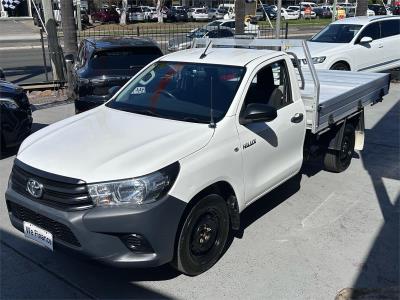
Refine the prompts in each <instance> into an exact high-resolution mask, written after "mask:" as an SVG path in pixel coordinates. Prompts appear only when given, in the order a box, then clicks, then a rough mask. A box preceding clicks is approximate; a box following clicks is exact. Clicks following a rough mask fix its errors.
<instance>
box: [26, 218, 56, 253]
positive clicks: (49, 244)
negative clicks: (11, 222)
mask: <svg viewBox="0 0 400 300" xmlns="http://www.w3.org/2000/svg"><path fill="white" fill-rule="evenodd" d="M24 233H25V237H26V238H28V239H31V240H33V241H35V242H37V243H38V244H39V245H42V246H44V247H46V248H47V249H50V250H51V251H53V235H52V234H51V233H50V232H48V231H47V230H44V229H42V228H40V227H37V226H36V225H33V224H31V223H29V222H24Z"/></svg>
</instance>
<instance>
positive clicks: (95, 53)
mask: <svg viewBox="0 0 400 300" xmlns="http://www.w3.org/2000/svg"><path fill="white" fill-rule="evenodd" d="M162 55H163V53H162V52H161V50H160V48H159V47H158V46H157V44H156V43H155V42H153V41H152V40H149V39H146V38H111V37H108V38H101V39H92V38H88V39H84V40H83V41H82V42H81V44H80V46H79V50H78V57H77V59H76V62H75V64H74V66H73V70H72V76H73V82H74V83H73V88H74V101H75V112H76V113H80V112H83V111H86V110H89V109H91V108H94V107H96V106H99V105H101V104H103V103H104V102H106V101H107V100H108V99H110V97H111V96H112V94H111V93H109V90H110V88H112V87H115V86H122V85H124V84H125V83H126V82H127V81H128V80H129V79H130V78H131V77H132V76H133V75H135V74H136V73H137V72H139V71H140V70H141V69H142V68H143V67H144V66H146V65H147V64H148V63H150V62H151V61H153V60H154V59H156V58H158V57H160V56H162ZM114 92H115V90H114Z"/></svg>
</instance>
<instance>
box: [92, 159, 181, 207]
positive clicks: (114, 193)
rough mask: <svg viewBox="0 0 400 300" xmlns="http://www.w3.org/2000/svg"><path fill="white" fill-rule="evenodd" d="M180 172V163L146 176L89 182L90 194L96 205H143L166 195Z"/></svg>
mask: <svg viewBox="0 0 400 300" xmlns="http://www.w3.org/2000/svg"><path fill="white" fill-rule="evenodd" d="M178 172H179V164H178V163H175V164H172V165H170V166H168V167H166V168H164V169H161V170H159V171H157V172H154V173H151V174H149V175H146V176H142V177H137V178H131V179H124V180H117V181H111V182H102V183H94V184H88V191H89V195H90V197H91V198H92V201H93V203H94V205H96V206H116V205H117V206H118V205H127V204H136V205H141V204H145V203H151V202H154V201H157V200H158V199H160V198H161V197H162V196H164V195H165V194H166V193H167V192H168V191H169V189H170V188H171V186H172V185H173V183H174V182H175V179H176V177H177V175H178Z"/></svg>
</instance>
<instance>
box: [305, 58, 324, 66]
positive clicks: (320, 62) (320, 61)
mask: <svg viewBox="0 0 400 300" xmlns="http://www.w3.org/2000/svg"><path fill="white" fill-rule="evenodd" d="M325 59H326V56H319V57H313V58H312V61H313V63H314V64H322V63H323V62H324V61H325ZM301 62H302V63H303V64H304V65H306V64H307V59H302V60H301Z"/></svg>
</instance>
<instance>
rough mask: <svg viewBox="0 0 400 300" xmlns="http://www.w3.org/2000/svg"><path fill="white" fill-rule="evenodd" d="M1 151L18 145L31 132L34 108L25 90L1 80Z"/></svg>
mask: <svg viewBox="0 0 400 300" xmlns="http://www.w3.org/2000/svg"><path fill="white" fill-rule="evenodd" d="M0 116H1V117H0V121H1V136H0V138H1V152H3V151H4V150H5V149H6V148H10V147H14V146H18V145H19V144H20V143H21V142H22V141H23V140H24V139H25V138H26V137H27V136H28V135H29V134H30V132H31V128H32V110H31V105H30V104H29V101H28V97H27V96H26V93H25V91H24V90H23V89H22V88H21V87H19V86H17V85H15V84H12V83H10V82H6V81H2V80H0Z"/></svg>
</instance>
